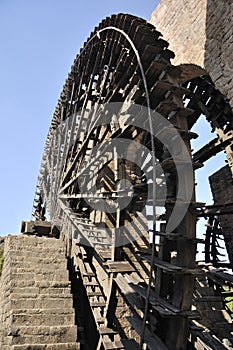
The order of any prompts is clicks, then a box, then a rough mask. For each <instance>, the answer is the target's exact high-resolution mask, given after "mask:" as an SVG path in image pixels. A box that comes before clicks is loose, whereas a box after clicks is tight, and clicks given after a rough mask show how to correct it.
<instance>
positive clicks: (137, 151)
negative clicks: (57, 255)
mask: <svg viewBox="0 0 233 350" xmlns="http://www.w3.org/2000/svg"><path fill="white" fill-rule="evenodd" d="M173 57H174V53H173V52H171V51H170V50H169V49H168V43H167V42H166V41H165V40H163V38H162V36H161V34H160V33H159V32H158V31H157V30H156V28H155V27H154V26H152V25H150V24H149V23H148V22H146V21H145V20H143V19H140V18H137V17H134V16H131V15H125V14H118V15H115V16H112V17H110V18H106V19H105V20H103V21H102V22H101V23H100V24H99V26H98V27H97V28H95V29H94V31H93V32H92V33H91V35H90V37H89V38H88V39H87V41H86V43H85V44H84V47H83V48H82V49H81V50H80V53H79V54H78V55H77V57H76V59H75V61H74V64H73V66H72V68H71V72H70V73H69V75H68V78H67V80H66V82H65V85H64V87H63V90H62V92H61V96H60V98H59V100H58V104H57V107H56V109H55V113H54V116H53V118H52V123H51V127H50V129H49V133H48V137H47V141H46V145H45V149H44V155H43V160H42V165H41V171H40V175H39V181H38V187H37V194H36V197H35V203H34V206H35V217H36V219H40V220H44V218H45V215H46V214H45V210H47V212H49V215H50V220H51V222H52V224H53V225H54V226H56V227H57V229H59V230H60V236H61V239H64V240H65V242H66V245H67V255H68V256H69V257H70V258H71V259H72V262H73V265H74V267H75V270H76V272H77V278H78V279H79V283H81V285H82V295H83V298H85V300H86V302H87V304H88V305H89V306H88V307H89V309H90V310H91V314H92V315H93V316H92V317H93V320H90V323H91V322H92V325H93V327H92V329H93V339H95V341H94V340H93V339H92V340H88V338H90V334H88V335H87V334H86V342H84V343H83V344H84V345H83V348H84V349H88V348H89V349H94V348H96V349H106V350H107V349H151V350H154V349H159V350H163V349H164V350H165V349H170V350H175V349H176V350H185V349H198V350H200V349H203V350H204V349H230V348H231V345H229V344H231V343H232V338H233V336H232V323H231V319H230V316H229V314H228V313H227V311H226V310H224V304H223V302H222V297H221V295H222V294H221V292H222V290H220V289H221V288H222V286H228V287H229V293H232V282H233V281H232V275H231V274H230V273H223V272H221V271H219V270H216V267H217V266H214V265H213V264H210V263H213V261H206V262H203V264H202V265H198V264H197V262H196V249H197V244H202V247H204V246H205V247H206V249H207V248H208V247H209V242H210V236H211V235H212V236H213V234H214V232H213V230H212V231H211V230H209V232H208V234H207V236H206V242H204V241H201V240H200V239H198V238H197V237H196V221H197V218H198V217H200V216H204V217H209V216H211V217H216V216H217V215H219V213H220V211H221V214H224V213H223V212H222V211H225V212H226V213H228V211H229V210H230V211H232V208H231V207H224V205H223V204H224V203H222V205H221V204H220V205H219V206H218V208H216V207H205V204H204V203H197V202H196V201H195V191H194V176H193V172H194V171H195V170H196V169H198V168H199V167H201V166H203V165H204V163H205V162H206V160H208V159H209V158H210V157H212V156H213V155H215V154H217V153H218V152H220V151H222V150H226V153H227V158H228V162H229V167H230V169H232V168H233V162H232V144H233V143H232V130H233V114H232V110H231V108H230V106H229V104H228V103H227V101H226V100H225V98H224V97H223V96H222V95H221V94H220V92H219V91H217V90H216V89H215V87H214V85H213V83H212V82H211V79H210V78H209V77H208V76H207V75H202V76H199V71H198V70H197V72H198V73H197V72H196V71H195V69H194V70H192V71H191V72H190V71H189V69H188V67H183V68H182V67H173V66H172V64H171V62H170V60H171V59H172V58H173ZM140 107H141V109H140ZM111 108H112V110H111ZM203 114H204V115H205V116H206V118H207V121H208V122H209V123H210V124H211V126H212V128H213V130H215V131H216V132H217V136H216V138H215V139H214V140H213V141H212V142H210V143H209V144H207V145H205V146H204V147H203V148H202V149H200V150H198V151H196V152H195V153H194V154H193V153H192V151H191V147H190V140H191V139H192V138H194V137H197V135H196V134H195V133H194V132H192V127H193V125H194V124H195V122H196V121H197V120H198V118H199V117H200V116H201V115H203ZM158 116H160V117H161V116H162V119H158ZM160 122H161V125H158V124H159V123H160ZM161 135H162V136H161ZM122 140H125V141H122ZM176 140H179V141H176ZM122 145H123V146H122ZM121 146H122V148H121ZM122 149H123V150H122ZM145 149H146V150H148V152H149V153H148V154H147V153H146V151H145ZM124 150H125V153H124ZM121 186H123V187H121ZM164 189H165V190H164ZM121 200H122V203H123V204H125V202H126V205H123V207H121V206H120V205H121V204H120V203H121ZM216 209H218V210H216ZM174 211H175V212H176V215H175V216H174V217H173V216H172V215H174ZM171 218H172V219H171ZM176 218H178V219H177V221H176ZM170 228H172V229H170ZM211 242H213V240H212V241H211ZM208 249H209V248H208ZM209 251H210V250H208V254H209ZM208 254H207V253H206V256H207V255H208ZM208 256H209V255H208ZM207 263H209V264H207ZM227 267H230V266H229V265H228V266H227ZM216 286H217V287H216ZM78 322H79V323H80V325H81V326H83V327H84V338H85V327H86V328H87V329H88V324H87V323H88V322H87V320H86V319H85V315H84V314H83V315H80V318H79V320H78ZM89 326H90V325H89ZM226 339H227V340H226ZM93 342H94V343H93ZM224 344H225V345H224Z"/></svg>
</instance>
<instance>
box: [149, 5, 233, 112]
mask: <svg viewBox="0 0 233 350" xmlns="http://www.w3.org/2000/svg"><path fill="white" fill-rule="evenodd" d="M150 22H151V23H152V24H154V25H155V26H156V28H157V29H158V30H159V31H160V32H161V33H162V34H163V36H164V38H165V39H166V40H167V41H168V42H169V44H170V49H171V50H173V51H174V52H175V54H176V57H175V59H174V60H173V64H175V65H180V64H196V65H198V66H200V67H202V68H204V69H205V70H206V72H207V73H208V74H209V75H210V77H211V78H212V80H213V82H214V83H215V85H216V87H217V88H218V89H219V90H220V91H221V92H222V94H223V95H225V96H226V97H227V98H228V100H229V101H230V104H231V106H233V2H232V0H219V1H213V0H194V1H189V0H161V1H160V4H159V5H158V7H157V8H156V9H155V11H154V12H153V13H152V15H151V17H150Z"/></svg>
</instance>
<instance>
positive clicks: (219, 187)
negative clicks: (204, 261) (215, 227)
mask: <svg viewBox="0 0 233 350" xmlns="http://www.w3.org/2000/svg"><path fill="white" fill-rule="evenodd" d="M209 181H210V186H211V190H212V193H213V199H214V204H216V205H218V204H220V205H221V204H223V203H224V204H226V205H227V204H231V203H232V198H233V186H232V176H231V172H230V169H229V167H226V166H225V167H223V168H221V169H220V170H218V171H217V172H216V173H214V174H213V175H211V176H210V177H209ZM218 219H219V222H220V224H221V226H222V227H223V228H224V239H225V243H226V249H227V252H228V256H229V259H230V263H231V265H232V266H233V240H232V222H233V214H227V215H219V217H218Z"/></svg>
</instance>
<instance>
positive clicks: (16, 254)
mask: <svg viewBox="0 0 233 350" xmlns="http://www.w3.org/2000/svg"><path fill="white" fill-rule="evenodd" d="M49 256H52V257H53V258H54V259H62V260H63V259H64V258H65V255H64V254H63V253H61V252H60V253H59V252H57V251H56V250H51V249H50V250H49V251H48V252H45V251H44V250H43V249H42V251H41V250H38V251H36V252H34V254H33V252H31V251H30V250H23V249H21V250H10V251H8V252H7V253H6V254H5V259H13V260H14V259H15V260H16V261H20V260H26V261H31V260H35V261H38V260H41V259H42V260H43V259H48V257H49Z"/></svg>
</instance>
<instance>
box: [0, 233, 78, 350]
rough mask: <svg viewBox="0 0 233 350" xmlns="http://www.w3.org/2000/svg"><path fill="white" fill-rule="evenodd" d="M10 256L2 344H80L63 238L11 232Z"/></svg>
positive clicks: (18, 347) (27, 349) (65, 348)
mask: <svg viewBox="0 0 233 350" xmlns="http://www.w3.org/2000/svg"><path fill="white" fill-rule="evenodd" d="M4 255H5V262H4V266H3V272H2V276H1V284H0V288H1V301H0V302H1V314H0V316H1V322H0V327H1V328H0V349H1V350H44V349H46V350H75V349H79V348H80V345H79V343H77V327H76V326H75V313H74V309H73V298H72V294H71V289H70V281H69V275H68V270H67V260H66V258H65V253H64V249H63V246H62V241H61V240H58V239H55V238H46V237H36V236H27V235H19V236H8V237H7V238H6V240H5V248H4Z"/></svg>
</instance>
